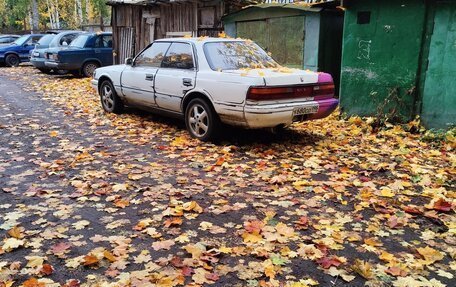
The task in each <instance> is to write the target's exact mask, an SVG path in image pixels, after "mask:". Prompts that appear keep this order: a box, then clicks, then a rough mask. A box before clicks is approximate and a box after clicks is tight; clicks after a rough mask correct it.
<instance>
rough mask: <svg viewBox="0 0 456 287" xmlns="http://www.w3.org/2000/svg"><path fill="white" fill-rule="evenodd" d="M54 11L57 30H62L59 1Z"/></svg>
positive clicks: (56, 2)
mask: <svg viewBox="0 0 456 287" xmlns="http://www.w3.org/2000/svg"><path fill="white" fill-rule="evenodd" d="M54 11H55V16H54V20H55V28H56V29H60V14H59V1H58V0H56V1H55V4H54Z"/></svg>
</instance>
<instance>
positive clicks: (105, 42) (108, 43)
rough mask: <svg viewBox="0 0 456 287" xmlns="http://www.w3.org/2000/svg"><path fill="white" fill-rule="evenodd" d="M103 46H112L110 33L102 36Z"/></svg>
mask: <svg viewBox="0 0 456 287" xmlns="http://www.w3.org/2000/svg"><path fill="white" fill-rule="evenodd" d="M103 46H104V47H105V48H112V36H111V35H104V36H103Z"/></svg>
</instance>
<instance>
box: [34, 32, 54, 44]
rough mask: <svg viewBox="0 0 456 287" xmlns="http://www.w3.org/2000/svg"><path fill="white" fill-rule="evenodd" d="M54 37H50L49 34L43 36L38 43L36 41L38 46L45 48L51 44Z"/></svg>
mask: <svg viewBox="0 0 456 287" xmlns="http://www.w3.org/2000/svg"><path fill="white" fill-rule="evenodd" d="M54 37H55V35H52V34H49V35H45V36H44V37H43V38H41V39H40V40H39V41H38V45H39V46H47V45H49V43H51V41H52V39H54Z"/></svg>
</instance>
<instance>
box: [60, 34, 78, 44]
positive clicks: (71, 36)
mask: <svg viewBox="0 0 456 287" xmlns="http://www.w3.org/2000/svg"><path fill="white" fill-rule="evenodd" d="M76 36H77V34H68V35H65V36H63V37H62V38H61V39H60V41H59V43H60V45H64V43H66V45H70V43H71V42H72V41H73V40H74V39H75V38H76Z"/></svg>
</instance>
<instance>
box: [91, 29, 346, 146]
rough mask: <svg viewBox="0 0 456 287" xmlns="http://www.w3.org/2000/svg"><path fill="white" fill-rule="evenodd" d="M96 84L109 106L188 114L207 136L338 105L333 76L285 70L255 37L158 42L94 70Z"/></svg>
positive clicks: (319, 113)
mask: <svg viewBox="0 0 456 287" xmlns="http://www.w3.org/2000/svg"><path fill="white" fill-rule="evenodd" d="M92 85H93V87H94V88H95V89H97V91H98V93H99V94H100V99H101V104H102V106H103V109H104V110H105V111H106V112H113V113H120V112H122V109H123V107H124V106H125V105H128V106H137V107H142V108H147V109H151V110H155V111H158V112H162V113H165V114H168V115H172V116H178V117H183V118H184V119H185V123H186V126H187V129H188V131H189V132H190V135H191V136H192V137H195V138H198V139H200V140H203V141H206V140H209V139H211V138H213V137H214V136H215V135H216V133H217V132H219V131H220V124H221V123H225V124H230V125H236V126H243V127H246V128H275V127H280V126H286V125H289V124H291V123H292V122H295V121H305V120H313V119H320V118H324V117H326V116H328V115H329V114H330V113H331V112H333V111H334V110H335V109H336V107H337V105H338V100H337V99H335V98H334V83H333V79H332V77H331V76H330V75H329V74H326V73H315V72H310V71H303V70H297V69H288V68H283V67H281V66H280V65H278V64H277V63H276V62H275V61H274V60H273V59H272V58H271V57H270V56H269V55H268V54H267V53H266V52H265V51H264V50H262V49H261V48H260V47H259V46H258V45H256V44H255V43H253V42H252V41H249V40H238V39H226V38H172V39H161V40H157V41H154V42H153V43H152V44H150V45H149V46H148V47H146V48H145V49H144V50H143V51H141V52H140V53H139V54H138V55H137V56H136V57H135V58H134V59H130V58H129V59H126V61H125V64H124V65H116V66H108V67H103V68H99V69H97V70H96V72H95V74H94V76H93V80H92Z"/></svg>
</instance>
